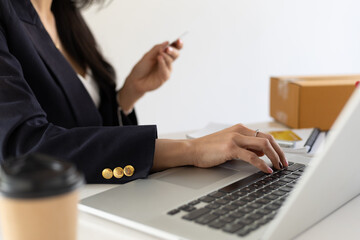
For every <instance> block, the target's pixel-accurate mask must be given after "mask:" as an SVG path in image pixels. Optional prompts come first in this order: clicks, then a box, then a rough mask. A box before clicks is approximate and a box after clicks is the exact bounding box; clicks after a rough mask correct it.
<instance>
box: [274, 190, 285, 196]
mask: <svg viewBox="0 0 360 240" xmlns="http://www.w3.org/2000/svg"><path fill="white" fill-rule="evenodd" d="M271 194H272V195H276V196H284V195H285V194H287V192H284V191H281V190H276V191H273V192H272V193H271Z"/></svg>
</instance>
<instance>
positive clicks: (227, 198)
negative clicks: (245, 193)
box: [223, 194, 240, 201]
mask: <svg viewBox="0 0 360 240" xmlns="http://www.w3.org/2000/svg"><path fill="white" fill-rule="evenodd" d="M239 197H240V196H237V195H233V194H231V195H227V196H225V197H223V199H225V200H228V201H234V200H236V199H238V198H239Z"/></svg>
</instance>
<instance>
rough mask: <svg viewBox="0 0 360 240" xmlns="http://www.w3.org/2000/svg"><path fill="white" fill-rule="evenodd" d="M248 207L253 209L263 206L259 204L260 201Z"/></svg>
mask: <svg viewBox="0 0 360 240" xmlns="http://www.w3.org/2000/svg"><path fill="white" fill-rule="evenodd" d="M247 207H249V208H252V209H258V208H261V207H262V205H261V204H258V203H250V204H248V205H247Z"/></svg>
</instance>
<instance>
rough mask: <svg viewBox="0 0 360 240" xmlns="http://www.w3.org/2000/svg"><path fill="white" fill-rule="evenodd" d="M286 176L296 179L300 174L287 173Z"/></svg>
mask: <svg viewBox="0 0 360 240" xmlns="http://www.w3.org/2000/svg"><path fill="white" fill-rule="evenodd" d="M286 177H287V178H291V179H298V178H299V177H300V175H296V174H291V175H287V176H286Z"/></svg>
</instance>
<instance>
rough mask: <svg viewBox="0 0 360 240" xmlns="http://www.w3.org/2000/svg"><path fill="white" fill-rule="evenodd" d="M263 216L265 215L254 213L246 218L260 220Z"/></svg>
mask: <svg viewBox="0 0 360 240" xmlns="http://www.w3.org/2000/svg"><path fill="white" fill-rule="evenodd" d="M262 217H263V216H262V215H261V214H258V213H253V214H251V215H249V216H247V217H246V218H247V219H250V220H254V221H256V220H259V219H260V218H262Z"/></svg>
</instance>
